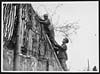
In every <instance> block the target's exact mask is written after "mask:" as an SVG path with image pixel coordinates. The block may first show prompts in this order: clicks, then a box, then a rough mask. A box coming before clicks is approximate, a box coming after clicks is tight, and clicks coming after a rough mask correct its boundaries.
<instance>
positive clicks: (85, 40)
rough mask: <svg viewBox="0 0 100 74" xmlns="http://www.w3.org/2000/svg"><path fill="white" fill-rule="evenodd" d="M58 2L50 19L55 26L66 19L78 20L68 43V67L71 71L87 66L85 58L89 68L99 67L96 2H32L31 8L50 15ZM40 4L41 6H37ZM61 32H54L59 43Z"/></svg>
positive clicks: (69, 20)
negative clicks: (74, 33)
mask: <svg viewBox="0 0 100 74" xmlns="http://www.w3.org/2000/svg"><path fill="white" fill-rule="evenodd" d="M58 4H63V5H62V6H61V7H59V8H57V10H56V14H55V15H54V16H53V18H52V21H53V23H54V24H55V23H56V22H57V21H59V23H58V24H57V25H56V26H61V25H63V23H64V22H65V21H66V20H67V21H68V22H73V21H78V23H79V24H78V25H79V26H80V29H79V30H78V32H77V35H73V37H72V38H71V39H72V41H73V42H72V43H69V44H68V52H67V53H68V62H67V64H68V67H70V69H71V70H72V71H75V70H83V69H85V68H86V67H87V64H88V63H87V60H88V59H89V61H90V68H93V66H94V65H96V66H97V68H99V45H98V41H99V39H98V29H99V28H98V7H99V6H98V2H97V1H91V2H90V1H86V2H83V1H82V2H64V3H60V2H59V3H57V2H55V3H50V2H49V3H38V4H37V3H35V4H34V3H33V4H32V5H33V8H34V9H35V10H36V11H37V12H38V13H39V15H40V16H41V15H43V14H44V13H46V10H45V9H44V7H45V8H47V11H48V13H49V14H50V15H51V14H52V13H53V10H55V8H56V6H57V5H58ZM39 6H41V7H39ZM62 38H63V36H62V34H61V33H59V32H56V36H55V39H56V41H57V42H58V43H59V44H61V41H62Z"/></svg>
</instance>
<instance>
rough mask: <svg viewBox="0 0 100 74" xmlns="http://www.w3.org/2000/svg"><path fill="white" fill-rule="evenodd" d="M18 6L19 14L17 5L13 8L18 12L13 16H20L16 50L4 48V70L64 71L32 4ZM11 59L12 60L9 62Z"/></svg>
mask: <svg viewBox="0 0 100 74" xmlns="http://www.w3.org/2000/svg"><path fill="white" fill-rule="evenodd" d="M18 6H19V10H18V11H19V12H16V11H17V8H16V5H14V6H12V7H14V9H15V10H14V11H15V12H16V14H15V12H12V14H15V15H17V14H19V15H18V16H17V18H18V19H17V22H18V23H17V25H18V30H17V38H16V39H17V41H16V48H12V50H10V48H7V47H6V45H5V46H3V70H4V71H12V70H17V71H62V68H61V65H60V64H59V61H58V59H57V57H56V56H55V54H54V51H53V50H52V49H51V46H50V44H49V42H48V40H47V38H46V35H45V32H44V29H43V24H40V23H39V22H38V21H37V20H36V19H35V16H36V15H37V13H36V12H35V11H34V9H33V8H32V6H31V4H19V5H18ZM3 9H4V8H3ZM5 13H6V12H5ZM3 17H5V15H4V16H3ZM11 18H12V17H11ZM6 20H7V19H6ZM10 21H11V20H10ZM14 23H15V22H14ZM4 25H5V23H4ZM13 25H14V24H13ZM4 33H5V32H3V34H4ZM5 37H6V36H4V38H3V39H5ZM3 42H8V41H3ZM15 50H16V52H15ZM22 50H23V51H22ZM14 53H15V55H16V57H15V60H14V58H13V57H14V56H15V55H14ZM9 58H10V60H8V59H9Z"/></svg>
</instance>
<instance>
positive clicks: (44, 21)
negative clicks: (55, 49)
mask: <svg viewBox="0 0 100 74" xmlns="http://www.w3.org/2000/svg"><path fill="white" fill-rule="evenodd" d="M36 19H37V21H39V22H40V23H41V24H43V25H44V29H45V32H46V33H47V35H48V37H50V30H49V26H50V24H51V23H50V20H49V19H48V14H44V19H41V18H40V17H39V16H37V15H36Z"/></svg>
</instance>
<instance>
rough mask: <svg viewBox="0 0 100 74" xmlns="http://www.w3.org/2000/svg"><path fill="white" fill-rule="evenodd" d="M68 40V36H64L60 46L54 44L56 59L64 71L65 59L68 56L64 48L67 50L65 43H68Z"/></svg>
mask: <svg viewBox="0 0 100 74" xmlns="http://www.w3.org/2000/svg"><path fill="white" fill-rule="evenodd" d="M68 42H69V40H68V38H64V39H63V41H62V45H61V46H60V45H55V46H56V47H58V59H59V61H60V63H61V66H62V68H63V69H64V71H67V65H66V60H68V57H67V53H66V50H67V46H66V43H68Z"/></svg>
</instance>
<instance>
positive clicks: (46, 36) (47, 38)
mask: <svg viewBox="0 0 100 74" xmlns="http://www.w3.org/2000/svg"><path fill="white" fill-rule="evenodd" d="M44 36H45V38H46V40H47V41H48V43H49V45H50V47H51V50H52V52H53V53H54V57H55V59H56V61H57V64H58V66H59V67H60V69H61V71H63V68H62V66H61V64H60V62H59V59H58V57H57V55H56V53H55V51H54V48H53V47H52V44H51V42H50V40H49V37H48V35H47V34H45V35H44Z"/></svg>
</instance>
